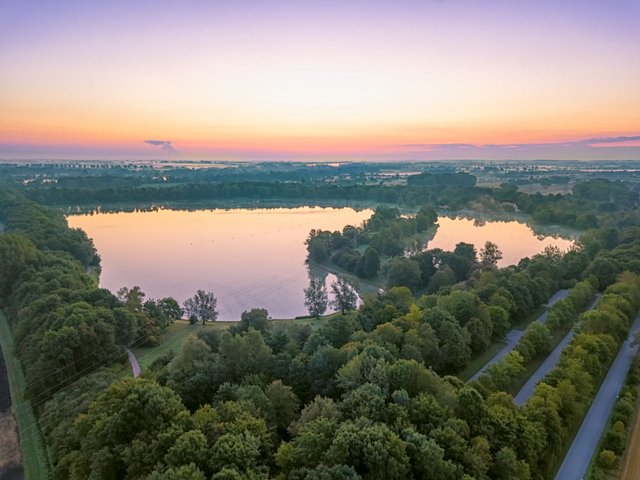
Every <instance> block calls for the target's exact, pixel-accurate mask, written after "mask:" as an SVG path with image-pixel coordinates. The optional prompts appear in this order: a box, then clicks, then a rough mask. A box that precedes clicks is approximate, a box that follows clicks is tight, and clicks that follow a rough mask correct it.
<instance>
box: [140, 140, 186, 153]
mask: <svg viewBox="0 0 640 480" xmlns="http://www.w3.org/2000/svg"><path fill="white" fill-rule="evenodd" d="M144 143H148V144H149V145H155V146H157V147H160V150H162V151H164V152H167V155H174V154H176V153H178V151H177V150H176V149H175V148H173V145H171V141H170V140H145V141H144Z"/></svg>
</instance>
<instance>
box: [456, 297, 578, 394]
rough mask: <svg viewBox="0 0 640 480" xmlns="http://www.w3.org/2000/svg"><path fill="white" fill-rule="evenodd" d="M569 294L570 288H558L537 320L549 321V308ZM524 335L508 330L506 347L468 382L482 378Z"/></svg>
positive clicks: (520, 331) (522, 332)
mask: <svg viewBox="0 0 640 480" xmlns="http://www.w3.org/2000/svg"><path fill="white" fill-rule="evenodd" d="M567 295H569V290H558V291H557V292H556V293H554V294H553V296H552V297H551V298H550V299H549V302H548V303H547V304H546V305H545V306H546V308H547V309H546V310H545V312H544V313H543V314H542V315H540V316H539V317H538V319H537V321H538V322H540V323H544V322H546V321H547V315H549V309H550V308H551V307H552V306H553V305H554V304H555V303H556V302H557V301H558V300H562V299H563V298H567ZM522 335H524V330H515V329H514V330H509V331H508V332H507V335H506V337H505V340H506V342H507V344H506V345H505V346H504V348H503V349H502V350H500V351H499V352H498V353H496V354H495V356H494V357H493V358H492V359H491V360H489V361H488V362H487V363H485V364H484V366H483V367H482V368H481V369H480V370H478V371H477V372H476V373H474V374H473V376H472V377H471V378H470V379H469V380H467V383H469V382H473V381H475V380H477V379H478V378H480V375H482V374H483V373H484V371H485V370H486V369H487V368H489V367H490V366H491V365H493V364H494V363H498V362H499V361H500V360H502V359H503V358H504V357H505V356H506V355H507V354H508V353H509V352H510V351H511V350H513V349H514V348H516V345H517V344H518V342H519V341H520V338H522Z"/></svg>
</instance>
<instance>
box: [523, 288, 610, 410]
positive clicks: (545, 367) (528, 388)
mask: <svg viewBox="0 0 640 480" xmlns="http://www.w3.org/2000/svg"><path fill="white" fill-rule="evenodd" d="M600 296H601V295H600V294H598V295H596V298H595V299H594V300H593V302H591V305H589V308H587V311H589V310H592V309H593V307H595V306H596V304H597V303H598V300H600ZM573 335H574V330H573V328H572V329H571V330H569V333H567V334H566V335H565V336H564V338H563V339H562V340H560V343H559V344H558V345H557V346H556V348H554V349H553V351H552V352H551V353H550V354H549V356H548V357H547V358H546V359H545V361H544V362H542V365H540V366H539V367H538V369H537V370H536V371H535V372H534V374H533V375H531V377H529V380H527V383H525V384H524V386H523V387H522V388H521V389H520V391H519V392H518V394H517V395H516V396H515V397H514V398H513V401H514V402H515V404H516V405H524V404H525V403H526V402H527V400H529V398H531V395H533V391H534V390H535V388H536V385H537V384H538V383H539V382H540V380H542V379H543V378H544V377H545V376H546V375H547V373H549V372H550V371H551V370H553V368H554V367H555V366H556V365H557V364H558V362H559V361H560V355H561V354H562V350H564V347H566V346H567V345H568V344H569V342H570V341H571V339H572V338H573Z"/></svg>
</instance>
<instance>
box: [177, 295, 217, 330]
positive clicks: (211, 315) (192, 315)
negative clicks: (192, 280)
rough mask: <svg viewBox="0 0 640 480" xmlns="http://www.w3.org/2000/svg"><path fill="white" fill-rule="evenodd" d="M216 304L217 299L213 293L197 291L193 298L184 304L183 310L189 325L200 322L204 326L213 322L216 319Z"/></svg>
mask: <svg viewBox="0 0 640 480" xmlns="http://www.w3.org/2000/svg"><path fill="white" fill-rule="evenodd" d="M217 304H218V299H216V296H215V295H214V294H213V292H205V291H204V290H198V291H197V292H196V294H195V295H194V296H193V297H191V298H188V299H187V300H186V301H185V302H184V310H185V313H186V314H187V317H189V320H190V321H191V323H195V322H197V321H200V322H202V324H203V325H204V324H205V322H207V321H211V322H215V320H216V318H218V311H217V310H216V306H217Z"/></svg>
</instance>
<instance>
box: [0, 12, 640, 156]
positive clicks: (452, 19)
mask: <svg viewBox="0 0 640 480" xmlns="http://www.w3.org/2000/svg"><path fill="white" fill-rule="evenodd" d="M638 25H640V2H639V1H637V0H617V1H615V2H611V1H605V0H603V1H593V0H535V1H534V0H528V1H525V0H523V1H513V0H468V1H465V0H439V1H438V0H432V1H430V0H421V1H413V0H393V1H377V0H368V1H359V0H351V1H333V0H324V1H305V0H287V1H269V0H261V1H245V0H215V1H214V0H207V1H204V0H202V1H199V0H181V1H163V0H155V1H148V0H128V1H120V0H110V1H102V2H98V1H91V0H84V1H66V0H55V1H54V0H50V1H33V0H0V159H32V158H47V159H105V160H108V159H113V160H150V159H167V158H170V159H175V160H196V159H206V160H234V161H236V160H260V161H264V160H303V161H306V160H314V161H322V160H326V161H336V160H341V161H344V160H357V161H361V160H448V159H479V160H483V159H485V160H493V159H496V160H506V159H515V160H524V159H559V160H563V159H578V160H580V159H584V160H593V159H612V160H616V159H618V160H619V159H640V28H638Z"/></svg>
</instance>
